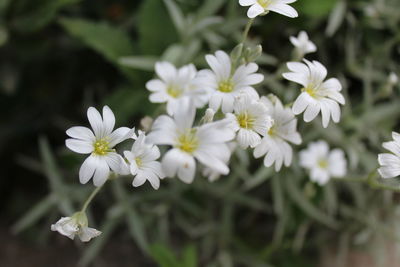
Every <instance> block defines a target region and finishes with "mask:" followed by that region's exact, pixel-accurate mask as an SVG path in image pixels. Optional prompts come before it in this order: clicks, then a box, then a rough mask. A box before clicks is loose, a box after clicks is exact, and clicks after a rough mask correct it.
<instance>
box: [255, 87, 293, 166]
mask: <svg viewBox="0 0 400 267" xmlns="http://www.w3.org/2000/svg"><path fill="white" fill-rule="evenodd" d="M260 101H261V102H262V103H263V104H264V105H265V106H266V107H267V108H268V114H269V115H270V116H271V118H272V120H273V125H272V127H271V128H270V129H269V130H268V132H267V133H265V134H264V137H263V139H262V140H261V143H260V144H259V145H258V146H257V147H256V148H255V149H254V157H255V158H260V157H262V156H264V155H265V158H264V165H265V166H266V167H271V166H272V165H273V164H275V171H280V169H281V168H282V165H283V164H284V165H285V166H286V167H288V166H290V164H292V158H293V149H292V147H291V146H290V144H289V143H292V144H295V145H299V144H301V136H300V134H299V133H298V132H297V119H296V117H295V116H294V114H293V112H292V109H291V108H288V107H284V106H283V105H282V102H281V101H280V100H279V99H278V98H277V97H276V96H273V95H271V96H269V97H262V98H261V99H260Z"/></svg>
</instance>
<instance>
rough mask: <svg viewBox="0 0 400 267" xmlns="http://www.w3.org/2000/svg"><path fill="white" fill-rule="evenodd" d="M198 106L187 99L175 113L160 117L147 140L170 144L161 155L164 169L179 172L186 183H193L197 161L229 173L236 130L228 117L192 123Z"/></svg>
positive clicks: (172, 172) (158, 143)
mask: <svg viewBox="0 0 400 267" xmlns="http://www.w3.org/2000/svg"><path fill="white" fill-rule="evenodd" d="M195 115H196V110H195V107H194V106H193V104H192V103H191V101H187V100H184V101H182V102H181V103H180V104H179V105H177V109H176V110H175V112H174V115H173V117H169V116H166V115H162V116H160V117H158V118H157V119H156V120H155V122H154V124H153V129H152V132H150V134H149V135H148V137H147V140H148V141H149V142H151V143H154V144H157V145H170V146H172V149H170V150H169V151H168V152H167V153H166V154H165V155H164V157H163V159H162V167H163V170H164V173H165V174H166V175H167V176H168V177H175V176H176V175H177V176H178V178H179V179H181V180H182V181H183V182H185V183H191V182H192V181H193V179H194V176H195V170H196V161H195V159H197V160H198V161H199V162H200V163H202V164H203V165H205V166H206V167H209V168H211V169H212V170H214V171H216V172H219V173H221V174H228V173H229V168H228V166H227V165H226V163H225V159H226V158H229V156H230V153H231V152H230V150H229V147H228V145H227V144H226V143H227V142H229V141H231V140H232V139H234V137H235V134H234V132H233V131H232V129H231V127H230V123H231V122H230V121H229V120H220V121H217V122H211V123H205V124H203V125H201V126H199V127H193V121H194V118H195Z"/></svg>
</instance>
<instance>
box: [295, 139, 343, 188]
mask: <svg viewBox="0 0 400 267" xmlns="http://www.w3.org/2000/svg"><path fill="white" fill-rule="evenodd" d="M300 165H301V166H302V167H304V168H306V169H308V170H309V171H310V179H311V180H312V181H314V182H317V183H318V184H320V185H324V184H326V183H327V182H328V181H329V179H330V178H331V177H337V178H340V177H344V176H345V175H346V172H347V162H346V159H345V156H344V152H343V150H341V149H334V150H332V151H329V146H328V144H327V143H326V142H325V141H318V142H313V143H310V144H309V145H308V148H307V149H306V150H303V151H300Z"/></svg>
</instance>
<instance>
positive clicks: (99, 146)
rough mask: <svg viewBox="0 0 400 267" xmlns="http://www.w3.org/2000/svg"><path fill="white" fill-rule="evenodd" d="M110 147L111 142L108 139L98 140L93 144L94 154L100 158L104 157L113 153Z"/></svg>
mask: <svg viewBox="0 0 400 267" xmlns="http://www.w3.org/2000/svg"><path fill="white" fill-rule="evenodd" d="M109 145H110V142H108V140H107V139H106V138H102V139H98V140H96V141H95V142H94V143H93V153H94V154H96V155H98V156H104V155H106V154H107V153H108V152H111V151H112V150H111V149H110V147H109Z"/></svg>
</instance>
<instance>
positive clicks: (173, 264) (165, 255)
mask: <svg viewBox="0 0 400 267" xmlns="http://www.w3.org/2000/svg"><path fill="white" fill-rule="evenodd" d="M150 255H151V256H152V257H153V259H154V260H155V261H156V262H157V263H158V264H159V266H160V267H180V266H181V265H180V264H179V262H178V259H177V258H176V257H175V255H174V253H173V252H172V250H170V249H169V248H168V247H167V246H165V245H162V244H154V245H152V246H151V247H150Z"/></svg>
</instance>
